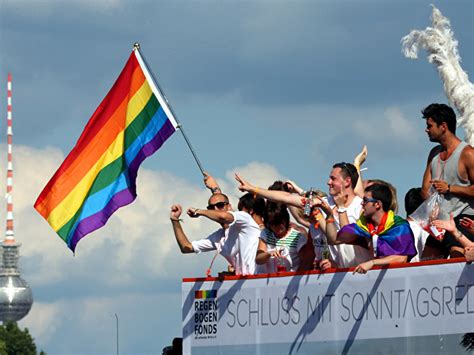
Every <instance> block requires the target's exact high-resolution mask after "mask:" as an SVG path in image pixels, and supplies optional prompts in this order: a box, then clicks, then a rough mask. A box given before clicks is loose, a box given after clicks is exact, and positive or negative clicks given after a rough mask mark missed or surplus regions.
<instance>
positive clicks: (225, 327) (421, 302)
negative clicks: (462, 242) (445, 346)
mask: <svg viewBox="0 0 474 355" xmlns="http://www.w3.org/2000/svg"><path fill="white" fill-rule="evenodd" d="M182 295H183V350H184V352H185V353H190V352H191V350H192V352H193V353H195V352H202V353H212V352H213V351H215V352H218V351H219V349H220V350H221V351H223V350H224V349H238V348H235V347H236V346H239V347H240V349H241V350H245V349H246V350H248V351H254V350H255V349H267V350H268V351H269V350H270V349H278V351H279V352H281V353H286V354H288V353H292V352H296V350H298V349H300V350H301V349H304V348H305V347H304V346H303V345H304V344H309V343H319V344H321V343H324V344H325V345H327V346H329V344H332V345H334V346H337V348H340V349H339V350H340V351H338V352H341V351H342V350H348V349H350V348H351V346H352V345H353V344H354V342H355V341H359V340H364V339H390V338H406V337H426V336H436V337H439V335H440V334H441V335H448V334H462V333H467V332H474V265H469V264H466V263H462V262H457V263H452V262H451V263H445V264H439V265H423V266H411V267H404V268H389V269H381V270H371V271H369V272H368V273H367V274H366V275H361V274H356V275H353V274H352V273H350V272H336V273H325V274H318V273H312V274H309V275H292V276H284V277H269V278H267V277H263V278H247V279H238V278H236V279H235V280H225V281H223V282H222V281H219V280H216V279H213V280H211V281H208V280H205V281H199V280H184V281H183V284H182ZM271 344H274V346H273V348H272V346H270V345H271ZM277 344H278V346H276V345H277ZM387 344H388V343H387ZM245 345H247V347H245ZM230 346H232V347H230ZM302 346H303V348H302ZM329 348H330V347H329ZM199 349H201V351H197V350H199ZM204 350H205V351H204ZM313 350H314V348H313ZM425 350H426V349H425ZM235 351H237V350H235ZM272 351H273V350H272ZM227 352H228V351H226V353H227Z"/></svg>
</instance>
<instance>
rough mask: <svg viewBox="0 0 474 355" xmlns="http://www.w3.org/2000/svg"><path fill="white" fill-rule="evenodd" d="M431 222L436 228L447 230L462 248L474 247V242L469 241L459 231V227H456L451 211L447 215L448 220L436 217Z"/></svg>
mask: <svg viewBox="0 0 474 355" xmlns="http://www.w3.org/2000/svg"><path fill="white" fill-rule="evenodd" d="M432 224H433V225H434V226H435V227H437V228H441V229H444V230H446V231H447V232H450V233H451V234H452V235H453V236H454V238H455V239H456V241H457V242H458V243H459V244H461V245H462V247H463V248H468V247H470V248H472V247H474V242H471V241H470V240H469V239H468V238H467V237H466V236H465V235H464V234H462V233H461V231H460V230H459V229H457V227H456V223H455V222H454V217H453V214H452V213H451V215H450V216H449V221H442V220H440V219H437V220H436V221H433V222H432Z"/></svg>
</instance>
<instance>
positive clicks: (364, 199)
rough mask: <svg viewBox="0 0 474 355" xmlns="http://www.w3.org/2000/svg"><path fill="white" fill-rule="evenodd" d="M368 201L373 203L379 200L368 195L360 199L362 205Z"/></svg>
mask: <svg viewBox="0 0 474 355" xmlns="http://www.w3.org/2000/svg"><path fill="white" fill-rule="evenodd" d="M369 202H374V203H375V202H379V200H377V199H376V198H369V197H364V198H363V199H362V204H363V205H365V204H367V203H369Z"/></svg>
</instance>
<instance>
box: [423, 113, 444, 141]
mask: <svg viewBox="0 0 474 355" xmlns="http://www.w3.org/2000/svg"><path fill="white" fill-rule="evenodd" d="M446 130H447V126H446V123H442V124H440V125H438V124H437V123H436V122H435V121H433V120H432V119H431V118H428V119H426V129H425V132H426V134H428V138H429V140H430V142H436V143H438V142H439V141H440V138H441V137H442V136H443V134H444V133H445V132H446Z"/></svg>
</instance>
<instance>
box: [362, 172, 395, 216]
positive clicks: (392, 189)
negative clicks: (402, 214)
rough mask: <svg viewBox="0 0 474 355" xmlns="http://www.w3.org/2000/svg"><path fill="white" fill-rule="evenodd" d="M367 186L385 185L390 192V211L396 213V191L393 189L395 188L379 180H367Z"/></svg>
mask: <svg viewBox="0 0 474 355" xmlns="http://www.w3.org/2000/svg"><path fill="white" fill-rule="evenodd" d="M369 184H370V185H373V184H377V185H386V186H387V187H388V188H389V189H390V191H391V192H392V203H390V209H391V210H392V211H393V212H395V213H396V212H397V211H398V201H397V189H396V188H395V186H393V185H392V184H391V183H389V182H387V181H384V180H380V179H369V180H367V185H369ZM367 185H366V186H367ZM370 185H369V186H370Z"/></svg>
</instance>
